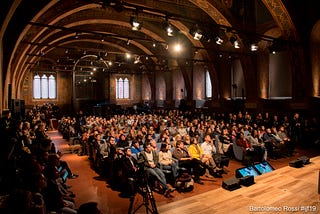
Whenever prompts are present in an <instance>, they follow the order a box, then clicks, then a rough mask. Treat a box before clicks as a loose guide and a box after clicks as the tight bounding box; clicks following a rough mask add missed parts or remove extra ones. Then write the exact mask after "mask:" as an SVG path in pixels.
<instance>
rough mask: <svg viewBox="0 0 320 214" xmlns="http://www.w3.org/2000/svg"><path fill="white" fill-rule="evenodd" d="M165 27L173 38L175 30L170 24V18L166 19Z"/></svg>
mask: <svg viewBox="0 0 320 214" xmlns="http://www.w3.org/2000/svg"><path fill="white" fill-rule="evenodd" d="M163 27H164V29H165V31H166V32H167V35H168V36H173V34H174V30H173V27H172V25H171V24H170V23H169V21H168V18H166V22H165V23H164V24H163Z"/></svg>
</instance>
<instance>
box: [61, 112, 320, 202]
mask: <svg viewBox="0 0 320 214" xmlns="http://www.w3.org/2000/svg"><path fill="white" fill-rule="evenodd" d="M59 127H60V128H59V130H60V131H61V132H62V133H63V135H64V136H65V137H66V138H71V139H72V140H71V141H74V140H77V142H78V143H80V144H81V149H80V150H79V155H88V156H89V159H90V160H91V163H92V166H93V168H94V169H96V170H97V172H98V173H100V174H101V175H103V176H105V177H106V178H107V180H108V182H109V183H110V184H111V185H113V186H120V187H130V186H132V183H131V184H130V182H128V181H132V180H134V177H135V174H136V172H137V171H138V170H139V167H140V168H141V167H142V168H143V169H144V171H145V172H146V173H147V174H148V177H149V178H150V179H153V180H152V182H151V184H153V185H155V186H154V188H155V189H157V184H158V187H159V189H160V190H162V192H163V194H164V196H165V197H170V193H171V192H172V191H174V187H175V181H176V180H177V179H178V178H179V176H181V174H184V173H185V172H188V173H190V174H191V175H192V176H193V179H194V182H196V183H198V184H203V182H202V181H201V176H206V177H218V178H221V177H222V176H223V174H224V173H227V172H228V169H227V167H228V163H229V159H232V158H234V150H233V146H238V147H241V148H242V153H243V157H245V158H249V159H250V161H251V162H246V163H245V164H248V163H249V164H250V163H252V162H254V161H259V162H260V161H266V160H267V158H273V159H277V158H281V157H284V156H292V155H293V154H294V152H295V147H296V146H300V147H302V148H304V147H308V146H310V145H315V144H317V142H319V141H318V140H319V139H317V137H318V135H317V132H318V131H319V123H318V121H317V119H316V117H314V118H311V120H307V119H306V118H304V119H303V118H301V117H300V115H299V114H298V113H294V114H293V115H283V116H281V117H280V116H278V115H273V116H272V117H270V116H269V114H268V113H265V114H264V115H262V114H260V113H259V114H257V115H255V116H253V115H251V114H249V113H248V112H245V113H242V112H238V113H236V114H232V113H230V114H216V113H205V112H203V111H201V110H195V111H180V110H175V109H174V110H163V109H161V110H155V111H154V112H153V113H148V114H144V113H129V114H122V115H121V114H116V115H111V116H110V117H108V118H106V117H101V116H92V115H91V116H90V115H84V114H83V113H82V112H80V113H79V114H78V115H76V116H75V117H62V118H61V120H60V122H59ZM68 136H69V137H68ZM154 181H155V182H154ZM168 183H170V184H171V187H170V186H169V185H168ZM123 184H125V185H123ZM121 191H125V192H126V191H128V189H127V188H125V189H121ZM131 192H132V188H131ZM129 194H130V189H129Z"/></svg>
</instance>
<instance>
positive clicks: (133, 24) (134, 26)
mask: <svg viewBox="0 0 320 214" xmlns="http://www.w3.org/2000/svg"><path fill="white" fill-rule="evenodd" d="M130 24H131V27H132V28H131V29H132V30H135V31H138V30H140V29H141V27H142V23H141V22H139V21H138V19H137V17H135V16H131V18H130Z"/></svg>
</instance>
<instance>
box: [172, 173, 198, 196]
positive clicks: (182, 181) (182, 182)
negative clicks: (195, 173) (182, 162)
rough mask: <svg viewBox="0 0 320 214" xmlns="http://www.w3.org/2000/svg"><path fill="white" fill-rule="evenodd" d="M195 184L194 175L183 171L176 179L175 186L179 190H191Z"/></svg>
mask: <svg viewBox="0 0 320 214" xmlns="http://www.w3.org/2000/svg"><path fill="white" fill-rule="evenodd" d="M193 185H194V181H193V179H192V176H191V175H190V174H189V173H187V172H184V173H182V174H181V175H180V176H179V177H178V178H177V179H176V181H175V188H176V190H177V191H178V192H191V191H192V190H193Z"/></svg>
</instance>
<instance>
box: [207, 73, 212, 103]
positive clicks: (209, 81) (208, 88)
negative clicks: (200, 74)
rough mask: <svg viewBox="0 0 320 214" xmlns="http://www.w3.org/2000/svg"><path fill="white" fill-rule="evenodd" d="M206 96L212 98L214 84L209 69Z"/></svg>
mask: <svg viewBox="0 0 320 214" xmlns="http://www.w3.org/2000/svg"><path fill="white" fill-rule="evenodd" d="M206 98H212V84H211V78H210V74H209V71H206Z"/></svg>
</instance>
